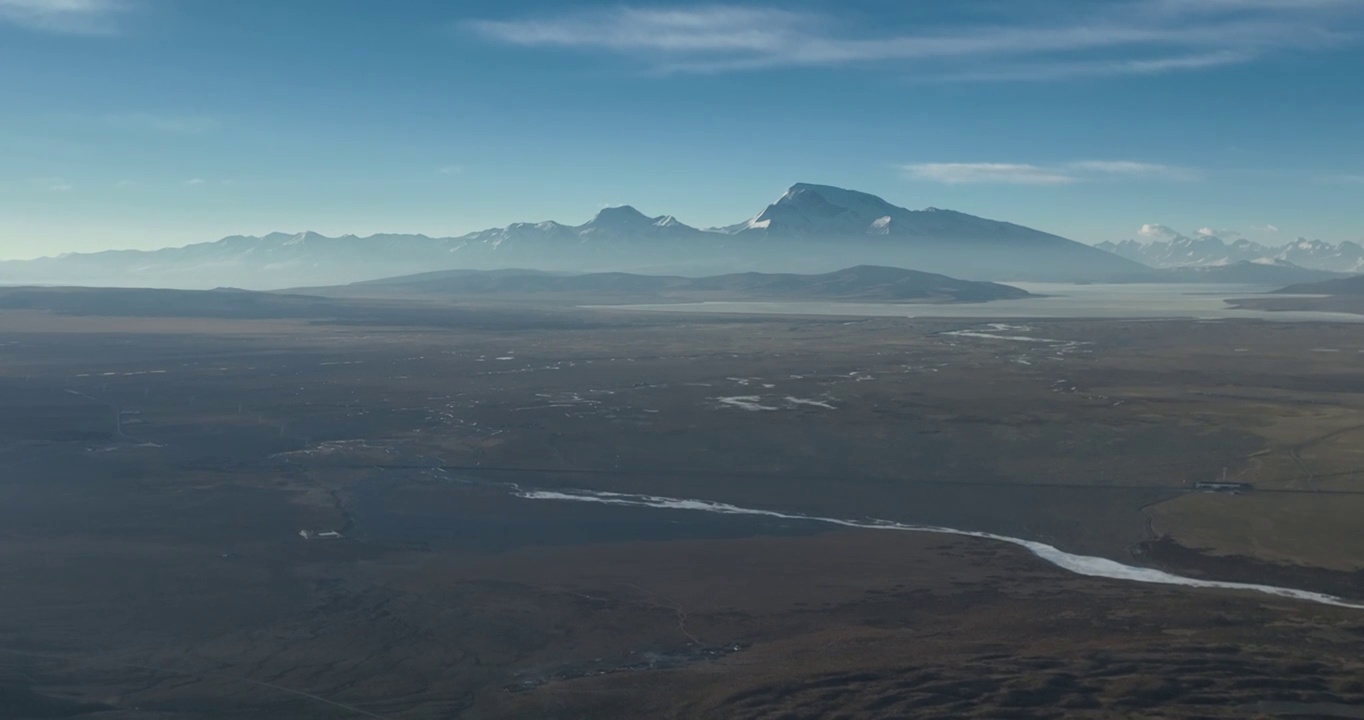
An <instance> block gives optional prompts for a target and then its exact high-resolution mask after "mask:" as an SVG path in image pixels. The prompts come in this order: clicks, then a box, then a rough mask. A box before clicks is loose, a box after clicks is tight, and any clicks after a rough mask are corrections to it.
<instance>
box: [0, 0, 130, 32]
mask: <svg viewBox="0 0 1364 720" xmlns="http://www.w3.org/2000/svg"><path fill="white" fill-rule="evenodd" d="M130 7H131V4H130V0H0V22H8V23H13V24H15V25H18V26H20V27H25V28H29V29H30V30H39V31H42V32H52V33H63V34H69V35H110V34H113V33H115V32H117V31H118V25H117V19H118V16H119V15H121V14H123V13H124V12H126V11H127V10H128V9H129V8H130Z"/></svg>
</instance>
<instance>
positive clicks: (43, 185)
mask: <svg viewBox="0 0 1364 720" xmlns="http://www.w3.org/2000/svg"><path fill="white" fill-rule="evenodd" d="M33 186H34V187H36V188H40V189H42V190H50V191H52V192H70V191H71V190H74V189H75V188H76V186H75V185H72V184H71V183H69V182H67V181H66V180H65V179H63V178H59V177H41V178H34V179H33Z"/></svg>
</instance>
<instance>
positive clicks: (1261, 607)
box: [0, 307, 1364, 718]
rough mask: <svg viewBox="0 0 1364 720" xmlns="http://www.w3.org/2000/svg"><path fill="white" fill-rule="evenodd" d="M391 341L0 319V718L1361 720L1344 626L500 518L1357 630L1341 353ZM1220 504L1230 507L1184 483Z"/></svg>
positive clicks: (1011, 337) (1351, 451)
mask: <svg viewBox="0 0 1364 720" xmlns="http://www.w3.org/2000/svg"><path fill="white" fill-rule="evenodd" d="M413 317H414V320H413V321H412V323H411V324H404V323H402V322H388V323H386V324H383V325H376V324H364V323H361V322H354V321H347V322H344V323H342V322H335V321H328V320H327V319H326V318H317V319H313V320H306V319H304V320H290V321H283V320H279V321H275V320H249V321H248V320H205V319H193V320H190V319H175V318H156V319H149V318H108V317H101V318H94V317H82V316H70V315H51V314H47V313H40V312H35V311H11V312H6V313H3V314H2V315H0V328H2V329H3V330H2V331H0V408H4V410H3V413H2V414H0V427H3V429H2V430H0V438H3V445H0V469H3V471H4V472H3V473H0V527H3V528H4V531H3V533H0V554H3V557H4V562H3V563H0V568H2V569H0V573H3V577H0V588H3V592H2V593H0V609H2V610H3V614H2V615H0V707H11V708H18V710H17V711H16V712H17V716H18V717H68V716H77V715H82V716H88V717H93V718H134V717H137V718H141V717H154V718H209V717H214V718H216V717H242V718H246V717H262V716H276V717H278V716H287V717H318V718H322V717H346V716H351V717H382V718H427V717H433V718H436V717H439V718H449V717H461V716H463V717H507V718H512V717H543V716H546V715H553V716H556V717H582V718H605V717H659V716H664V717H666V716H674V717H753V718H759V717H771V718H775V717H832V716H837V714H838V713H843V714H845V715H847V716H849V717H898V716H904V715H907V714H912V715H916V716H926V717H932V716H939V717H963V716H979V717H1056V716H1062V715H1064V716H1081V717H1083V716H1092V717H1113V716H1131V717H1141V716H1149V715H1151V714H1159V715H1161V716H1165V717H1195V716H1196V717H1210V716H1221V717H1245V716H1247V715H1253V714H1256V713H1259V714H1265V715H1274V714H1287V713H1290V712H1296V711H1302V710H1303V709H1304V708H1306V709H1307V710H1306V711H1308V712H1320V713H1326V712H1328V711H1334V709H1338V708H1339V707H1342V706H1357V705H1359V704H1360V703H1364V684H1361V681H1360V680H1359V678H1360V677H1362V676H1364V666H1361V664H1360V661H1359V660H1358V658H1359V657H1360V653H1361V650H1364V613H1361V612H1360V611H1356V610H1350V609H1346V608H1331V607H1326V606H1321V605H1314V604H1311V603H1306V602H1301V601H1294V600H1290V599H1283V598H1274V597H1268V596H1263V595H1256V594H1251V593H1242V592H1230V591H1219V590H1198V589H1187V588H1178V587H1163V586H1151V585H1141V584H1134V583H1126V582H1120V581H1114V580H1104V579H1096V578H1086V577H1080V576H1076V575H1073V574H1070V573H1067V572H1065V571H1063V570H1060V569H1058V568H1055V567H1053V566H1050V565H1047V564H1046V563H1044V562H1042V561H1040V560H1038V559H1037V558H1035V557H1033V556H1032V555H1030V554H1029V553H1027V552H1026V551H1024V550H1022V549H1020V548H1017V547H1013V546H1010V545H1003V544H999V543H994V542H991V541H988V540H980V539H974V538H965V537H951V536H939V535H925V534H916V533H886V532H875V531H867V530H858V529H854V528H848V529H835V528H830V527H812V525H811V524H810V523H805V522H799V521H793V520H788V519H782V518H776V517H766V518H765V517H749V516H726V515H714V514H709V513H695V512H690V513H689V512H686V511H675V510H674V511H669V510H656V509H648V508H634V507H613V506H606V505H590V504H587V503H550V502H535V501H531V500H526V499H524V498H521V497H518V496H517V494H516V492H515V489H517V488H521V489H525V488H537V489H542V490H547V491H555V490H563V489H569V488H581V489H588V490H592V491H595V492H621V493H637V494H647V495H662V496H669V497H678V498H695V499H701V500H707V501H712V502H721V503H732V504H734V505H740V506H744V507H752V508H759V509H768V510H774V511H781V512H783V513H807V514H816V515H823V516H833V517H846V518H868V517H875V518H883V519H886V520H891V521H895V522H903V523H923V524H935V525H945V526H950V527H955V528H960V529H966V530H978V531H985V532H993V533H999V534H1003V535H1010V536H1015V537H1024V538H1029V539H1034V540H1038V541H1042V542H1046V543H1048V544H1051V545H1055V546H1057V547H1059V548H1062V549H1063V550H1066V551H1068V552H1076V553H1083V554H1092V555H1099V556H1103V557H1108V558H1112V559H1114V560H1119V561H1122V562H1125V563H1130V564H1138V565H1150V566H1154V567H1158V568H1161V569H1164V570H1168V571H1170V572H1175V573H1179V574H1183V575H1187V576H1190V577H1203V578H1211V579H1222V580H1235V581H1245V582H1257V583H1265V584H1274V585H1284V586H1290V587H1298V588H1303V589H1308V590H1315V591H1320V592H1326V593H1331V594H1335V595H1340V596H1342V597H1348V598H1353V599H1356V600H1364V560H1362V559H1364V536H1361V535H1360V534H1359V533H1358V532H1357V531H1356V528H1357V521H1356V519H1357V518H1358V517H1360V515H1361V513H1362V512H1364V477H1362V476H1361V474H1362V473H1364V456H1362V455H1361V452H1362V451H1360V450H1359V449H1358V448H1359V447H1361V445H1360V443H1359V440H1360V435H1361V434H1364V375H1360V374H1359V372H1358V363H1359V358H1360V356H1361V353H1364V329H1361V328H1360V327H1359V326H1357V325H1349V324H1329V323H1311V324H1306V323H1303V324H1299V323H1260V322H1252V321H1221V322H1213V323H1209V322H1198V321H1192V320H1191V321H1161V322H1142V321H1120V320H1109V321H1087V320H1052V321H1013V320H1011V321H1008V322H1003V323H1001V322H996V321H988V320H985V319H979V320H978V319H959V320H947V319H944V320H912V319H905V318H869V319H849V318H834V317H800V316H783V317H771V316H767V317H741V316H694V315H671V314H669V315H662V314H648V313H631V312H623V311H593V310H572V309H567V310H566V309H549V308H531V307H513V308H488V309H487V310H486V312H477V313H474V312H465V313H463V314H451V315H450V316H449V318H447V319H446V320H445V321H442V322H439V323H437V322H433V321H432V320H431V317H432V314H431V313H430V312H429V309H427V310H424V311H423V312H422V313H421V314H420V315H414V316H413ZM468 318H476V320H473V319H468ZM1223 481H1225V482H1227V483H1245V484H1246V486H1245V487H1243V488H1236V489H1235V490H1236V491H1235V492H1231V491H1228V492H1214V491H1210V490H1205V489H1200V488H1198V486H1197V484H1198V483H1207V482H1223ZM300 531H306V533H305V534H306V535H307V536H308V537H307V538H305V537H303V536H302V535H300ZM330 532H335V533H337V534H339V536H340V537H329V536H327V535H326V534H327V533H330Z"/></svg>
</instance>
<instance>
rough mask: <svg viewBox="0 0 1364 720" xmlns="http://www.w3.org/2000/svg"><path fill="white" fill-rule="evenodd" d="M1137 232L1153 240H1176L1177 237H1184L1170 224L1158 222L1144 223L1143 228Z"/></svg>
mask: <svg viewBox="0 0 1364 720" xmlns="http://www.w3.org/2000/svg"><path fill="white" fill-rule="evenodd" d="M1137 234H1138V235H1140V236H1142V237H1144V238H1150V239H1152V240H1174V239H1176V238H1181V237H1184V236H1183V235H1182V234H1181V233H1180V232H1179V231H1178V230H1175V229H1174V228H1172V227H1170V226H1168V225H1160V224H1157V223H1147V224H1145V225H1142V226H1141V228H1140V229H1138V230H1137Z"/></svg>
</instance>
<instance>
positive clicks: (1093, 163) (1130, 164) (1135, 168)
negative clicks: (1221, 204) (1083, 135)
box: [1066, 160, 1199, 180]
mask: <svg viewBox="0 0 1364 720" xmlns="http://www.w3.org/2000/svg"><path fill="white" fill-rule="evenodd" d="M1066 168H1067V169H1069V170H1071V171H1072V172H1075V173H1077V174H1090V175H1106V176H1110V177H1149V178H1168V179H1171V180H1193V179H1195V178H1197V177H1198V176H1199V173H1198V171H1196V170H1194V169H1192V168H1187V167H1181V166H1179V165H1166V164H1163V163H1148V162H1135V161H1132V160H1080V161H1077V162H1072V163H1067V164H1066Z"/></svg>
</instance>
